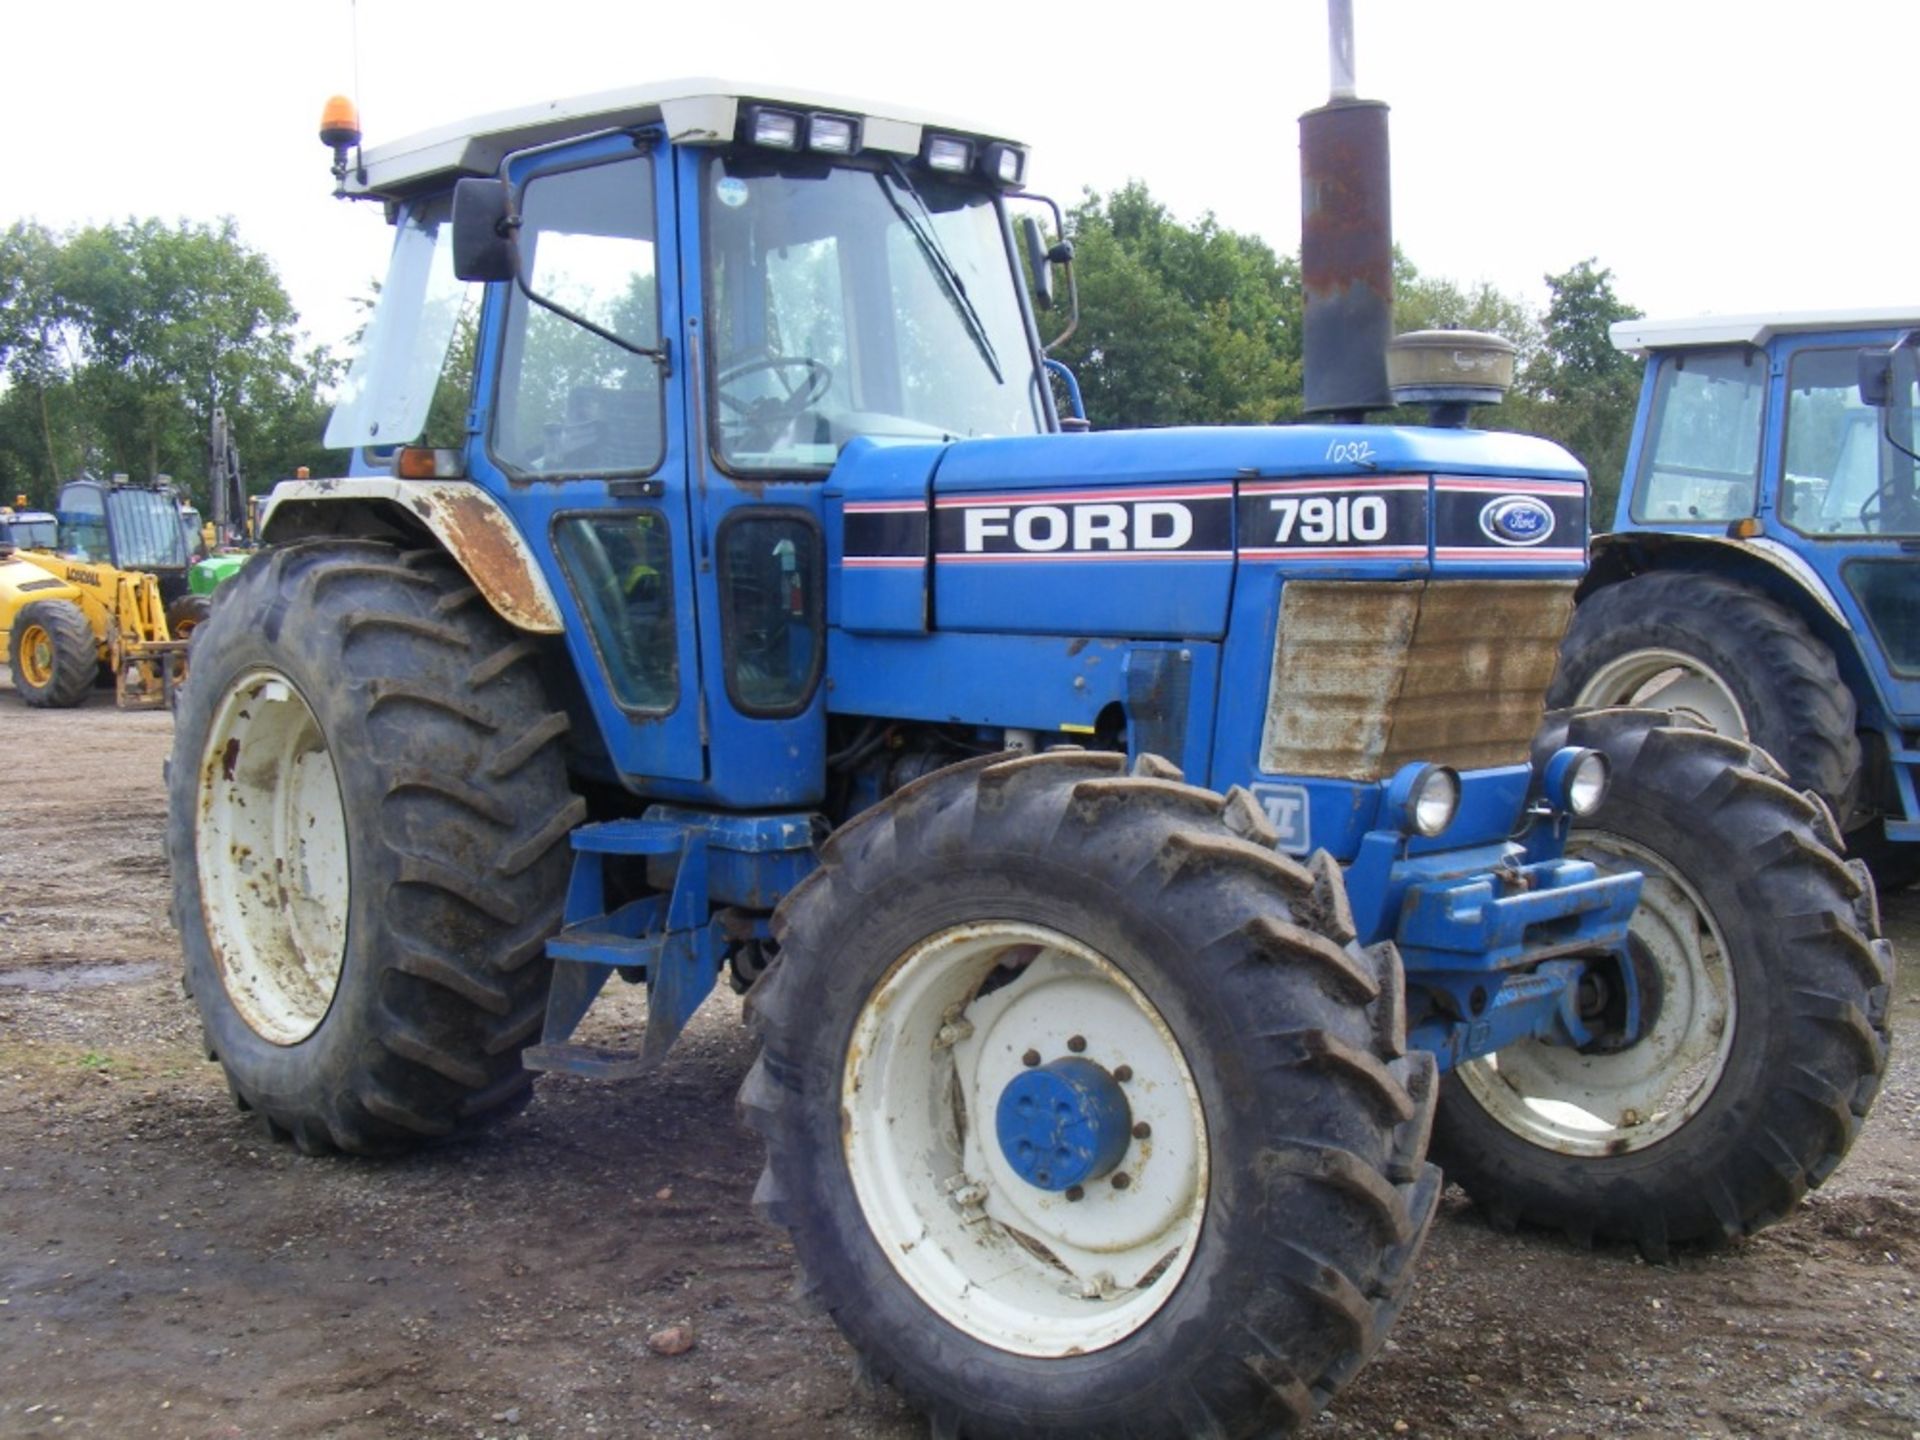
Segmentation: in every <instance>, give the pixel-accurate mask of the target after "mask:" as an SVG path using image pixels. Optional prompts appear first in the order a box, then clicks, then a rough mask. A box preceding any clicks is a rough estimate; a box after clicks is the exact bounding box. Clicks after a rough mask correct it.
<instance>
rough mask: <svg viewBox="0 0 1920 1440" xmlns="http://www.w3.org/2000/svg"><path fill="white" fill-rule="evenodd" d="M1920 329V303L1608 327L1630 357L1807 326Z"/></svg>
mask: <svg viewBox="0 0 1920 1440" xmlns="http://www.w3.org/2000/svg"><path fill="white" fill-rule="evenodd" d="M1900 329H1915V330H1920V305H1877V306H1870V307H1868V308H1867V309H1864V310H1790V311H1780V312H1777V313H1775V314H1771V315H1697V316H1694V317H1693V318H1692V319H1688V320H1617V321H1615V322H1614V323H1613V324H1612V325H1611V326H1609V327H1608V332H1609V333H1610V334H1611V335H1612V337H1613V348H1614V349H1616V350H1624V351H1626V352H1627V353H1628V354H1629V355H1645V354H1646V353H1647V352H1648V351H1649V350H1684V349H1689V348H1693V347H1696V346H1701V345H1741V344H1745V345H1764V344H1766V343H1767V341H1769V340H1771V339H1772V338H1773V337H1774V336H1776V335H1790V334H1794V333H1796V332H1800V331H1807V330H1900Z"/></svg>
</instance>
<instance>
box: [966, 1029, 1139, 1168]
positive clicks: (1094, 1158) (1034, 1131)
mask: <svg viewBox="0 0 1920 1440" xmlns="http://www.w3.org/2000/svg"><path fill="white" fill-rule="evenodd" d="M994 1128H995V1133H996V1134H997V1136H998V1138H999V1141H1000V1149H1001V1152H1002V1153H1003V1154H1004V1155H1005V1156H1006V1157H1007V1163H1008V1164H1009V1165H1011V1166H1012V1167H1013V1172H1014V1174H1016V1175H1018V1176H1019V1177H1020V1178H1021V1179H1022V1180H1025V1181H1026V1182H1027V1183H1028V1184H1029V1185H1037V1186H1039V1187H1040V1189H1042V1190H1056V1191H1057V1190H1065V1189H1068V1188H1069V1187H1071V1186H1074V1185H1084V1184H1086V1183H1087V1182H1088V1181H1089V1180H1098V1179H1100V1178H1101V1177H1102V1176H1103V1175H1107V1174H1109V1173H1111V1171H1112V1170H1113V1168H1114V1167H1115V1166H1116V1165H1118V1164H1119V1163H1120V1159H1121V1157H1122V1156H1123V1155H1125V1154H1126V1153H1127V1144H1128V1142H1129V1141H1130V1140H1131V1139H1132V1138H1133V1112H1132V1110H1131V1109H1130V1108H1129V1107H1128V1105H1127V1097H1126V1092H1125V1091H1123V1090H1121V1088H1120V1082H1119V1081H1117V1080H1115V1079H1114V1078H1113V1076H1111V1075H1109V1074H1108V1073H1107V1072H1106V1070H1105V1069H1103V1068H1102V1067H1101V1066H1099V1065H1096V1064H1094V1062H1093V1061H1091V1060H1083V1059H1081V1058H1080V1057H1079V1056H1077V1055H1067V1056H1062V1057H1061V1058H1060V1059H1058V1060H1053V1061H1049V1062H1048V1063H1047V1064H1045V1065H1039V1066H1036V1067H1034V1068H1033V1069H1031V1070H1022V1071H1021V1072H1020V1073H1019V1074H1018V1075H1016V1076H1014V1077H1013V1079H1011V1080H1009V1081H1008V1082H1007V1088H1006V1089H1004V1090H1002V1091H1001V1092H1000V1104H999V1106H998V1107H997V1109H996V1111H995V1114H994Z"/></svg>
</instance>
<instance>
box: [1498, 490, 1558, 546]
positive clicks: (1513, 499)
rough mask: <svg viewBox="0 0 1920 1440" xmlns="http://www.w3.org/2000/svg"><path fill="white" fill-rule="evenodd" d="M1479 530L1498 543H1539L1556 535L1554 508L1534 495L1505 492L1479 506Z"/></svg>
mask: <svg viewBox="0 0 1920 1440" xmlns="http://www.w3.org/2000/svg"><path fill="white" fill-rule="evenodd" d="M1480 529H1481V530H1482V531H1483V532H1485V534H1486V537H1487V538H1488V539H1489V540H1491V541H1493V542H1494V543H1495V544H1497V545H1538V544H1539V543H1540V542H1541V541H1542V540H1544V539H1546V538H1547V537H1548V536H1549V535H1551V534H1553V511H1552V510H1550V509H1549V508H1547V506H1546V504H1545V503H1544V502H1543V501H1539V500H1536V499H1534V498H1533V496H1531V495H1502V496H1501V497H1500V498H1499V499H1497V500H1489V501H1488V502H1487V503H1486V504H1485V505H1483V506H1482V507H1481V508H1480Z"/></svg>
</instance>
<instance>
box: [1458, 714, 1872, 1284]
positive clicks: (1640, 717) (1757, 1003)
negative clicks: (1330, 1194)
mask: <svg viewBox="0 0 1920 1440" xmlns="http://www.w3.org/2000/svg"><path fill="white" fill-rule="evenodd" d="M1665 718H1666V717H1665V716H1664V715H1661V714H1658V713H1655V712H1650V711H1633V710H1613V711H1600V712H1594V713H1590V714H1575V715H1574V716H1572V717H1571V719H1570V720H1569V719H1568V717H1566V716H1564V715H1563V716H1561V717H1559V721H1558V723H1559V725H1560V726H1561V727H1563V735H1562V736H1560V737H1551V744H1550V746H1549V748H1557V746H1558V745H1560V744H1569V745H1583V746H1592V747H1594V748H1597V749H1601V750H1604V751H1605V752H1606V753H1607V755H1608V758H1609V759H1610V760H1611V761H1612V763H1613V767H1614V771H1613V774H1614V781H1613V788H1612V790H1611V791H1610V792H1609V794H1608V797H1607V800H1606V802H1605V804H1604V805H1602V807H1601V809H1600V812H1599V814H1598V815H1597V816H1595V817H1594V818H1593V820H1592V822H1591V823H1590V824H1589V825H1587V826H1586V827H1585V828H1576V830H1575V831H1574V834H1573V838H1572V841H1571V842H1570V844H1569V847H1568V849H1569V853H1570V854H1572V855H1574V856H1576V857H1578V858H1585V859H1589V860H1592V861H1594V862H1595V863H1596V864H1597V865H1598V866H1599V867H1600V868H1601V869H1602V870H1603V871H1619V870H1626V869H1635V870H1639V871H1641V872H1642V873H1643V874H1644V875H1645V876H1646V884H1645V887H1644V888H1643V890H1642V895H1641V905H1640V908H1639V910H1638V912H1636V914H1635V917H1634V920H1633V923H1632V931H1631V943H1632V946H1633V956H1634V960H1635V968H1636V972H1637V978H1638V979H1639V982H1640V988H1641V991H1642V1001H1641V1003H1642V1009H1643V1013H1644V1014H1645V1015H1646V1016H1647V1017H1648V1020H1647V1023H1646V1024H1645V1026H1644V1027H1643V1029H1642V1032H1641V1034H1640V1036H1639V1038H1638V1039H1637V1040H1635V1041H1633V1042H1631V1043H1629V1044H1627V1045H1626V1046H1624V1047H1623V1048H1619V1049H1609V1048H1606V1047H1589V1049H1588V1050H1586V1051H1580V1050H1575V1049H1572V1048H1571V1047H1568V1046H1563V1045H1551V1044H1547V1043H1545V1042H1542V1041H1534V1040H1528V1041H1522V1042H1520V1043H1519V1044H1517V1045H1513V1046H1509V1047H1508V1048H1507V1049H1505V1050H1502V1051H1499V1052H1498V1053H1497V1054H1495V1055H1493V1056H1489V1057H1486V1058H1484V1059H1480V1060H1475V1061H1470V1062H1468V1063H1467V1064H1465V1065H1463V1066H1461V1067H1460V1069H1459V1070H1458V1071H1457V1072H1456V1073H1454V1074H1452V1075H1450V1076H1448V1077H1447V1081H1446V1084H1445V1086H1444V1087H1443V1092H1442V1096H1441V1103H1440V1113H1439V1117H1438V1120H1437V1121H1436V1123H1435V1129H1434V1154H1435V1157H1436V1158H1437V1159H1438V1160H1439V1161H1440V1163H1441V1164H1442V1165H1444V1166H1445V1167H1446V1171H1447V1175H1448V1178H1449V1179H1451V1180H1455V1181H1457V1182H1459V1183H1460V1184H1461V1185H1462V1186H1464V1187H1465V1188H1466V1190H1467V1191H1468V1193H1469V1194H1471V1195H1472V1196H1473V1198H1474V1200H1475V1201H1476V1202H1477V1203H1478V1204H1479V1205H1480V1207H1481V1208H1482V1209H1483V1210H1484V1211H1485V1212H1486V1213H1487V1214H1488V1216H1489V1217H1490V1218H1491V1219H1492V1220H1493V1221H1494V1222H1495V1223H1496V1224H1497V1225H1500V1226H1501V1227H1502V1228H1510V1227H1511V1226H1513V1225H1514V1224H1516V1223H1519V1222H1526V1223H1530V1224H1534V1225H1540V1226H1545V1227H1549V1228H1553V1229H1559V1230H1564V1231H1566V1232H1567V1233H1569V1234H1570V1235H1572V1236H1574V1237H1575V1238H1576V1239H1580V1240H1591V1239H1594V1238H1596V1237H1610V1238H1618V1239H1626V1240H1632V1241H1634V1242H1636V1243H1637V1244H1639V1246H1640V1247H1641V1248H1642V1250H1643V1251H1645V1252H1646V1253H1648V1254H1649V1255H1652V1256H1656V1257H1661V1256H1664V1255H1665V1254H1666V1253H1667V1252H1668V1248H1669V1246H1670V1245H1672V1244H1678V1243H1684V1242H1707V1243H1720V1242H1724V1241H1726V1240H1730V1239H1733V1238H1735V1237H1737V1236H1740V1235H1745V1234H1748V1233H1750V1232H1752V1231H1754V1230H1757V1229H1759V1228H1761V1227H1762V1226H1764V1225H1767V1224H1770V1223H1772V1222H1773V1221H1774V1220H1777V1219H1779V1218H1780V1217H1781V1216H1783V1215H1784V1214H1786V1213H1787V1211H1789V1210H1790V1209H1791V1208H1792V1207H1793V1206H1794V1204H1795V1203H1797V1202H1798V1200H1799V1199H1800V1197H1801V1196H1802V1195H1804V1194H1805V1193H1806V1191H1807V1189H1808V1188H1809V1187H1810V1186H1814V1185H1818V1184H1820V1183H1821V1182H1822V1181H1824V1180H1825V1179H1826V1178H1827V1176H1828V1175H1829V1174H1831V1173H1832V1172H1833V1169H1834V1167H1835V1166H1836V1165H1838V1164H1839V1162H1840V1159H1841V1157H1842V1156H1843V1155H1845V1154H1846V1152H1847V1148H1848V1147H1849V1146H1850V1145H1851V1144H1852V1143H1853V1140H1854V1137H1855V1135H1856V1134H1857V1133H1858V1132H1859V1128H1860V1122H1861V1120H1862V1119H1863V1118H1864V1117H1865V1115H1866V1114H1867V1111H1868V1109H1869V1107H1870V1106H1871V1105H1872V1103H1873V1098H1874V1095H1875V1094H1876V1092H1877V1091H1878V1089H1879V1085H1880V1079H1881V1076H1882V1074H1883V1073H1884V1071H1885V1069H1886V1063H1887V1044H1888V1040H1889V1009H1888V1007H1889V998H1890V993H1891V986H1892V979H1893V951H1892V949H1891V947H1890V946H1889V945H1888V944H1887V942H1886V941H1885V940H1882V939H1880V938H1879V916H1878V913H1877V908H1876V905H1875V899H1874V891H1873V886H1872V882H1871V880H1870V879H1869V877H1868V876H1867V874H1866V869H1865V867H1864V866H1863V865H1861V864H1860V863H1859V862H1858V861H1854V862H1845V861H1842V860H1841V859H1840V858H1839V856H1838V855H1836V854H1835V853H1834V851H1833V849H1832V848H1830V844H1831V841H1832V840H1833V839H1834V838H1835V837H1833V836H1832V835H1831V833H1830V820H1829V818H1828V817H1827V816H1826V814H1825V813H1824V811H1823V810H1822V808H1821V807H1820V806H1819V805H1817V804H1816V803H1814V802H1812V801H1810V800H1808V799H1807V798H1806V797H1804V796H1802V795H1800V794H1798V793H1796V792H1795V791H1794V790H1792V789H1790V788H1789V787H1788V786H1786V785H1784V784H1782V783H1781V782H1780V781H1779V780H1778V779H1776V778H1775V776H1776V775H1777V773H1778V772H1777V771H1775V770H1774V769H1773V767H1772V766H1771V765H1768V764H1766V762H1765V761H1764V757H1760V756H1758V755H1757V754H1756V753H1755V752H1754V751H1752V750H1751V749H1750V748H1749V747H1748V746H1745V745H1741V744H1739V743H1738V742H1735V741H1731V740H1727V739H1725V738H1723V737H1720V736H1715V735H1710V734H1707V733H1705V732H1702V731H1694V730H1682V729H1676V728H1673V727H1670V726H1668V725H1666V724H1664V723H1663V722H1664V720H1665Z"/></svg>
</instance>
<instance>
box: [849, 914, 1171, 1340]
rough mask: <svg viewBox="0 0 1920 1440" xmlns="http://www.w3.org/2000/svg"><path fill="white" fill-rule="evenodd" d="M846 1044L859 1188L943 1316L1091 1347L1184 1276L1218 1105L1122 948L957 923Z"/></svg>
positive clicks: (876, 1001)
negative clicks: (1130, 970) (1204, 1095)
mask: <svg viewBox="0 0 1920 1440" xmlns="http://www.w3.org/2000/svg"><path fill="white" fill-rule="evenodd" d="M847 1056H848V1058H847V1068H846V1072H845V1075H844V1077H843V1080H842V1089H841V1095H842V1106H843V1109H842V1125H843V1135H844V1143H845V1146H846V1154H847V1166H848V1173H849V1178H850V1179H851V1180H852V1182H853V1188H854V1193H855V1195H856V1196H857V1198H858V1200H859V1203H860V1207H861V1210H862V1212H863V1214H864V1215H865V1218H866V1221H867V1223H868V1225H869V1226H870V1228H871V1230H872V1232H873V1235H874V1238H875V1240H876V1241H877V1242H878V1244H879V1246H880V1249H881V1251H882V1253H883V1254H885V1255H886V1257H887V1259H888V1261H889V1262H890V1263H891V1264H892V1265H893V1266H894V1268H895V1269H896V1270H897V1271H898V1272H899V1274H900V1276H901V1278H902V1279H904V1280H905V1281H906V1282H907V1284H908V1285H909V1286H910V1287H911V1288H912V1289H913V1290H914V1291H915V1293H917V1294H918V1295H919V1296H920V1297H921V1299H923V1300H924V1301H925V1302H926V1303H927V1304H928V1305H929V1306H930V1307H931V1308H932V1309H933V1311H934V1313H936V1314H937V1315H939V1316H940V1317H941V1318H942V1319H943V1320H945V1321H946V1322H948V1323H949V1324H951V1325H953V1326H955V1327H957V1328H958V1329H960V1330H962V1331H965V1332H966V1333H967V1334H969V1335H972V1336H973V1337H974V1338H975V1339H978V1340H981V1341H983V1342H985V1343H987V1344H989V1345H993V1346H995V1347H997V1348H999V1349H1002V1350H1008V1351H1011V1352H1013V1353H1015V1354H1022V1355H1033V1356H1050V1357H1059V1356H1065V1355H1080V1354H1088V1353H1091V1352H1093V1351H1095V1350H1099V1349H1102V1348H1104V1347H1105V1346H1108V1345H1112V1344H1115V1343H1117V1342H1118V1341H1120V1340H1123V1339H1125V1338H1126V1337H1127V1336H1128V1335H1130V1334H1132V1333H1133V1332H1134V1331H1135V1330H1137V1329H1139V1328H1140V1326H1142V1325H1143V1324H1145V1323H1146V1321H1147V1320H1148V1318H1149V1317H1151V1316H1152V1315H1153V1314H1154V1313H1155V1312H1156V1311H1158V1310H1159V1309H1160V1307H1161V1306H1162V1305H1164V1304H1165V1303H1166V1302H1167V1300H1168V1299H1169V1298H1170V1297H1171V1296H1172V1295H1173V1293H1174V1291H1175V1290H1176V1288H1177V1287H1178V1285H1179V1282H1180V1277H1181V1275H1182V1274H1183V1273H1184V1272H1185V1270H1186V1268H1187V1266H1188V1264H1189V1263H1190V1262H1191V1261H1192V1259H1193V1256H1194V1254H1195V1251H1196V1248H1197V1242H1198V1240H1199V1235H1200V1229H1201V1225H1202V1221H1203V1216H1204V1213H1205V1210H1206V1203H1207V1195H1208V1150H1207V1132H1206V1122H1205V1119H1204V1117H1203V1116H1202V1114H1201V1111H1200V1100H1199V1090H1198V1086H1197V1085H1196V1083H1195V1080H1194V1077H1193V1073H1192V1071H1191V1070H1190V1069H1189V1068H1188V1065H1187V1062H1186V1058H1185V1056H1184V1055H1183V1054H1182V1052H1181V1049H1180V1046H1179V1044H1178V1043H1177V1042H1176V1041H1175V1039H1174V1037H1173V1033H1172V1031H1171V1030H1170V1029H1169V1027H1168V1025H1167V1023H1166V1021H1165V1019H1164V1018H1163V1017H1162V1016H1161V1014H1160V1012H1159V1011H1158V1009H1157V1008H1156V1007H1155V1006H1154V1005H1153V1004H1152V1003H1151V1002H1150V1001H1149V1000H1148V999H1147V997H1146V996H1145V995H1144V994H1143V993H1142V992H1141V991H1140V990H1139V988H1138V987H1137V986H1135V985H1134V984H1133V982H1132V981H1131V980H1130V979H1128V977H1127V975H1126V974H1125V972H1123V971H1122V970H1121V969H1120V967H1119V966H1118V965H1116V964H1114V963H1113V962H1112V961H1111V960H1109V959H1108V958H1107V957H1105V956H1103V955H1101V954H1099V953H1098V952H1096V951H1094V950H1092V949H1090V948H1089V947H1088V946H1086V945H1085V944H1083V943H1081V942H1079V941H1077V940H1074V939H1072V938H1070V937H1068V936H1066V935H1064V934H1062V933H1060V932H1059V931H1056V930H1052V929H1049V928H1047V927H1044V926H1040V925H1035V924H1030V923H1026V922H1023V921H1015V920H1006V921H1002V920H992V921H981V922H976V923H973V924H969V925H962V926H956V927H953V928H951V929H948V930H945V931H941V932H940V933H938V934H935V935H931V936H929V937H927V939H925V940H924V941H922V942H920V943H919V944H918V945H916V946H915V947H914V948H913V949H911V950H910V951H908V952H907V953H906V954H905V955H903V956H902V957H901V958H900V959H899V960H898V961H897V962H896V963H895V964H894V966H893V968H892V969H891V970H890V971H889V972H888V973H887V975H886V977H885V978H884V979H883V980H882V981H881V983H880V984H879V986H878V987H877V988H876V990H875V991H874V993H873V994H872V996H871V997H869V999H868V1001H867V1003H866V1005H865V1007H864V1009H863V1010H862V1013H861V1016H860V1019H859V1021H858V1023H857V1024H856V1025H855V1027H854V1033H853V1035H852V1037H851V1041H850V1043H849V1045H848V1050H847ZM1046 1056H1058V1057H1060V1058H1059V1059H1057V1060H1054V1061H1052V1062H1050V1063H1044V1064H1043V1063H1042V1060H1043V1057H1046ZM1122 1086H1125V1087H1126V1089H1125V1093H1124V1094H1122V1093H1120V1092H1121V1087H1122ZM1022 1100H1028V1101H1031V1102H1032V1103H1031V1105H1030V1106H1028V1107H1026V1108H1024V1109H1023V1107H1022V1105H1021V1101H1022ZM1062 1104H1064V1105H1065V1106H1066V1112H1065V1113H1064V1114H1063V1113H1062V1112H1061V1111H1060V1109H1059V1108H1058V1107H1059V1106H1060V1105H1062ZM1023 1141H1024V1142H1026V1144H1028V1145H1030V1146H1031V1147H1032V1149H1031V1150H1030V1151H1023V1150H1022V1142H1023ZM1062 1149H1065V1150H1066V1151H1067V1152H1068V1154H1067V1156H1066V1157H1065V1159H1062V1157H1061V1156H1060V1154H1059V1152H1060V1151H1061V1150H1062ZM1123 1159H1124V1164H1122V1163H1121V1162H1122V1160H1123ZM1043 1174H1044V1176H1045V1179H1044V1180H1043V1179H1042V1178H1041V1176H1042V1175H1043ZM1095 1180H1097V1181H1098V1183H1097V1184H1096V1183H1092V1182H1093V1181H1095Z"/></svg>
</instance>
